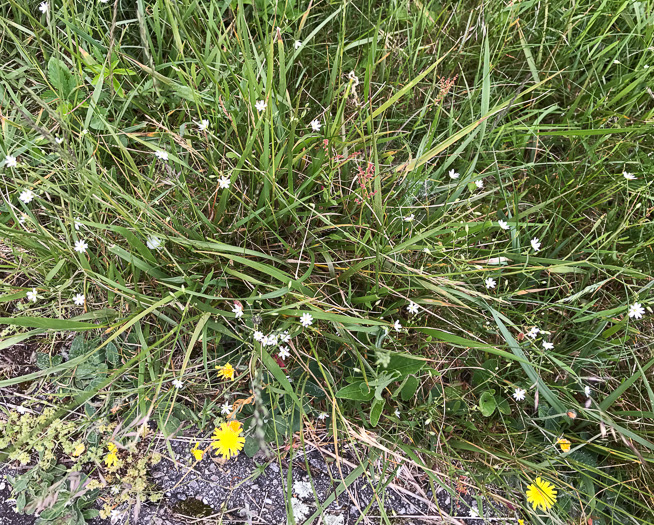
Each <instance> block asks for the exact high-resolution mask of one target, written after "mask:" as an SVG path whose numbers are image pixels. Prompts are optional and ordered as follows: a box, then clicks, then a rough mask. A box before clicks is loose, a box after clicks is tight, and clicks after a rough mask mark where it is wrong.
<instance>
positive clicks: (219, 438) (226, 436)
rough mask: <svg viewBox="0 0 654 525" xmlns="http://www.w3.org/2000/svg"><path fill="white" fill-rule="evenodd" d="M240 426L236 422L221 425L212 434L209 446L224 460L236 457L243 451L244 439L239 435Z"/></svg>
mask: <svg viewBox="0 0 654 525" xmlns="http://www.w3.org/2000/svg"><path fill="white" fill-rule="evenodd" d="M241 431H242V425H241V424H240V423H239V422H238V421H231V422H230V423H221V424H220V428H217V429H215V430H214V432H213V436H212V437H211V440H212V441H211V446H212V447H213V448H215V449H216V452H217V453H218V454H220V455H221V456H222V457H223V458H224V459H229V458H231V457H232V456H237V455H238V453H239V451H240V450H243V445H245V438H244V437H243V436H242V435H241Z"/></svg>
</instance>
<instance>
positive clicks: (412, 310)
mask: <svg viewBox="0 0 654 525" xmlns="http://www.w3.org/2000/svg"><path fill="white" fill-rule="evenodd" d="M406 310H407V312H409V313H410V314H414V315H415V314H417V313H418V305H417V304H416V303H414V302H413V301H411V302H410V303H409V304H408V305H407V307H406Z"/></svg>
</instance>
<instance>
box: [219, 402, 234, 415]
mask: <svg viewBox="0 0 654 525" xmlns="http://www.w3.org/2000/svg"><path fill="white" fill-rule="evenodd" d="M231 411H232V405H230V404H229V401H225V402H224V403H223V405H222V406H221V407H220V413H221V414H229V413H230V412H231Z"/></svg>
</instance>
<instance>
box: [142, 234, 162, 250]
mask: <svg viewBox="0 0 654 525" xmlns="http://www.w3.org/2000/svg"><path fill="white" fill-rule="evenodd" d="M145 245H146V246H147V247H148V248H150V249H151V250H158V249H159V247H160V246H161V239H160V238H159V237H157V236H155V235H150V236H148V240H147V241H146V242H145Z"/></svg>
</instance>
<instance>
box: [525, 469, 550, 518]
mask: <svg viewBox="0 0 654 525" xmlns="http://www.w3.org/2000/svg"><path fill="white" fill-rule="evenodd" d="M527 503H531V505H532V507H533V508H534V510H538V507H540V508H541V509H543V510H549V509H551V508H552V507H553V506H554V504H555V503H556V488H554V485H552V484H551V483H550V482H549V481H545V480H543V479H541V478H540V477H538V478H536V481H535V482H534V483H532V484H531V485H529V486H528V487H527Z"/></svg>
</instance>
